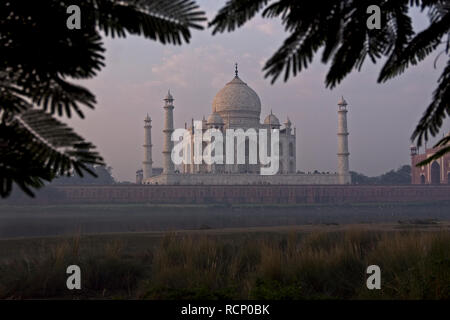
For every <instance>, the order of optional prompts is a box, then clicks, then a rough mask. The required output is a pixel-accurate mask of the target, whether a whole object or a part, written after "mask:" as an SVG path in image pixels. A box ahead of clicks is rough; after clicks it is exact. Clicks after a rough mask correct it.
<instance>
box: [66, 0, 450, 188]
mask: <svg viewBox="0 0 450 320" xmlns="http://www.w3.org/2000/svg"><path fill="white" fill-rule="evenodd" d="M224 2H225V1H224V0H220V1H219V0H203V1H198V3H199V4H200V5H201V7H202V9H203V10H205V11H206V12H207V13H208V17H212V16H213V15H214V13H215V12H216V11H217V9H218V8H219V7H220V6H221V5H222V4H223V3H224ZM424 21H425V20H424V18H423V17H421V16H417V17H416V19H415V23H416V25H417V26H419V27H420V26H422V25H424ZM285 37H286V33H285V32H284V31H283V28H282V27H281V25H280V23H279V21H278V20H263V19H262V18H259V17H258V18H257V19H254V20H253V21H252V22H250V23H248V24H246V25H245V26H244V27H242V28H241V29H239V30H238V31H235V32H233V33H226V34H218V35H216V36H212V35H211V30H208V29H207V30H204V31H199V32H194V33H193V37H192V41H191V43H190V44H187V45H183V46H163V45H161V44H159V43H156V42H153V41H150V40H146V39H144V38H140V37H128V38H126V39H110V38H106V49H107V51H106V67H105V68H104V69H103V70H102V71H101V72H100V73H99V75H98V76H97V77H96V78H95V79H93V80H89V81H83V82H82V85H84V86H86V87H88V88H89V89H90V90H91V91H92V92H93V93H94V94H95V95H96V97H97V101H98V104H97V107H96V109H95V110H93V111H90V110H87V111H86V112H85V115H86V119H84V120H80V119H72V120H70V121H68V122H69V124H71V125H72V126H74V127H75V128H76V130H77V131H78V132H79V133H80V134H81V135H82V136H83V137H85V138H86V139H87V140H89V141H92V142H93V143H94V144H95V145H96V146H97V148H98V150H99V151H100V153H101V155H102V156H103V157H104V159H105V161H106V162H107V164H108V165H110V166H111V167H113V175H114V176H115V177H116V178H117V179H118V180H120V181H134V180H135V172H136V170H138V169H140V168H141V167H142V160H143V148H142V144H143V143H144V129H143V125H144V117H145V116H146V114H147V113H148V114H149V115H150V117H151V118H152V120H153V123H152V124H153V129H152V140H153V141H152V142H153V160H154V166H161V163H162V162H161V160H162V154H161V151H162V120H163V109H162V106H163V101H162V99H163V98H164V96H165V94H166V93H167V90H168V89H169V88H170V91H171V93H172V94H173V96H174V98H175V103H174V104H175V109H174V121H175V127H184V123H185V122H190V119H191V118H192V117H193V118H194V119H197V120H199V119H201V118H202V117H203V115H204V116H206V117H207V116H208V115H209V114H210V113H211V108H212V107H211V105H212V100H213V98H214V96H215V94H216V93H217V92H218V91H219V90H220V89H221V88H222V87H223V86H224V85H225V84H226V83H227V82H228V81H230V80H231V79H232V78H233V76H234V63H235V62H237V63H238V64H239V76H240V78H241V79H242V80H243V81H245V82H246V83H247V84H248V85H249V86H250V87H252V88H253V89H254V90H255V91H256V92H257V94H258V95H259V97H260V99H261V104H262V107H261V121H263V119H264V117H265V116H266V115H267V114H268V113H270V110H271V109H272V110H273V113H274V114H275V115H276V116H277V117H278V118H279V119H280V121H281V122H284V121H285V120H286V116H289V118H290V119H291V121H292V123H293V125H294V126H295V127H296V128H297V169H298V170H303V171H313V170H315V169H317V170H319V171H336V164H337V158H336V152H337V136H336V131H337V105H336V104H337V101H338V99H339V97H340V96H341V95H343V96H344V97H345V99H346V100H347V102H348V104H349V106H348V110H349V113H348V126H349V132H350V136H349V145H350V170H353V171H358V172H362V173H364V174H367V175H378V174H381V173H384V172H386V171H387V170H390V169H393V168H398V167H399V166H401V165H403V164H408V163H409V161H410V158H409V146H410V143H411V142H410V140H409V137H410V135H411V133H412V131H413V129H414V126H415V124H416V123H417V121H418V119H419V118H420V116H421V114H422V112H423V111H424V110H425V107H426V106H427V105H428V104H429V102H430V100H431V96H432V92H433V89H434V88H435V87H436V81H437V79H438V77H439V74H440V73H441V72H442V69H443V64H444V63H445V59H443V58H441V59H440V60H439V61H438V69H434V67H433V62H434V59H435V57H436V54H433V55H432V56H431V57H430V58H429V59H428V60H425V61H424V62H423V63H421V64H420V65H419V66H416V67H413V68H410V69H409V70H408V71H407V72H406V73H405V74H403V75H402V76H400V77H398V78H396V79H394V80H391V81H389V82H387V83H386V84H382V85H380V84H377V83H376V79H377V75H378V70H379V68H380V65H378V66H374V65H372V64H370V63H366V64H365V66H364V68H363V69H362V71H361V72H359V73H358V72H353V73H352V74H351V75H350V76H348V77H347V78H346V79H345V80H344V81H343V82H342V83H341V84H340V85H338V86H337V87H336V88H335V89H333V90H329V89H326V88H325V85H324V79H325V74H326V72H327V70H328V66H326V65H323V64H321V63H320V61H318V60H319V59H316V60H317V61H316V62H315V63H313V64H312V65H311V66H310V68H308V70H307V71H305V72H303V73H301V74H300V76H297V77H296V78H292V79H291V80H289V81H288V82H287V83H283V82H282V81H280V82H277V83H276V84H275V85H271V84H270V81H269V80H268V79H264V76H263V72H262V66H263V64H264V62H265V61H266V60H267V59H268V58H270V56H271V55H272V54H273V53H274V52H275V50H276V49H277V48H278V47H279V46H280V45H281V43H282V42H283V40H284V39H285ZM449 129H450V126H449V123H448V121H447V122H445V124H444V130H443V131H448V130H449Z"/></svg>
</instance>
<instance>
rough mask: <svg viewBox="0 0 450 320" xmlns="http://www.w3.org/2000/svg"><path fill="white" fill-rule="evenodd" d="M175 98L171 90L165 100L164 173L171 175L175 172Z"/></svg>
mask: <svg viewBox="0 0 450 320" xmlns="http://www.w3.org/2000/svg"><path fill="white" fill-rule="evenodd" d="M173 100H174V99H173V97H172V95H171V94H170V90H169V91H168V92H167V96H166V97H165V98H164V101H165V104H164V111H165V113H164V129H163V133H164V146H163V152H162V153H163V173H164V174H171V173H173V172H174V165H173V162H172V157H171V156H172V149H173V141H172V139H171V136H172V132H173V109H174V106H173Z"/></svg>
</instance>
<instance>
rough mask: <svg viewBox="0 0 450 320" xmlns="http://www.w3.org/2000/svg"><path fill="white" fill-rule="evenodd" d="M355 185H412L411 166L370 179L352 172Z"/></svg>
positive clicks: (404, 166)
mask: <svg viewBox="0 0 450 320" xmlns="http://www.w3.org/2000/svg"><path fill="white" fill-rule="evenodd" d="M350 174H351V176H352V183H353V184H372V185H373V184H391V185H399V184H411V166H410V165H403V166H401V167H400V168H398V169H397V170H391V171H388V172H386V173H384V174H382V175H381V176H376V177H368V176H366V175H364V174H361V173H358V172H354V171H350Z"/></svg>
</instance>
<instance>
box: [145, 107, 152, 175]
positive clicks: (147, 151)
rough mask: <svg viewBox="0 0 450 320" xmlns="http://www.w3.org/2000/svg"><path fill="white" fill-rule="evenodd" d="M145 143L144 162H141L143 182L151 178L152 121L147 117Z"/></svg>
mask: <svg viewBox="0 0 450 320" xmlns="http://www.w3.org/2000/svg"><path fill="white" fill-rule="evenodd" d="M144 123H145V124H144V130H145V142H144V161H143V162H142V165H143V167H142V169H143V181H145V179H148V178H150V177H151V176H152V164H153V161H152V119H151V118H150V117H149V116H148V114H147V117H146V118H145V120H144Z"/></svg>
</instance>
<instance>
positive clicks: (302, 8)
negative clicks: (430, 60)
mask: <svg viewBox="0 0 450 320" xmlns="http://www.w3.org/2000/svg"><path fill="white" fill-rule="evenodd" d="M372 5H377V6H378V7H379V8H380V9H381V10H380V12H381V15H382V17H381V18H382V19H381V20H382V21H383V22H384V23H382V26H381V29H380V30H378V29H372V30H370V29H369V28H368V27H367V19H368V18H369V17H370V16H369V14H368V13H367V8H368V7H369V6H372ZM412 7H418V8H420V9H421V10H422V11H424V10H427V11H428V16H429V25H428V27H427V28H426V29H425V30H423V31H421V32H419V33H415V32H414V30H413V27H412V19H411V17H410V15H409V9H410V8H412ZM261 10H263V11H262V17H263V18H267V19H270V18H274V17H281V21H282V24H283V26H284V27H285V30H286V32H287V33H289V36H288V37H287V38H286V40H285V41H284V43H283V45H282V46H281V47H280V48H279V49H278V50H277V51H276V52H275V54H274V55H273V56H272V57H271V58H270V59H269V60H268V61H267V62H266V64H265V66H264V67H263V71H265V77H270V78H271V82H272V83H274V82H275V81H276V80H277V79H278V78H279V76H281V75H282V74H283V73H284V81H287V80H288V79H289V77H290V76H291V74H292V75H293V76H296V75H297V73H301V72H302V71H303V70H304V69H307V68H308V66H309V64H310V63H311V62H312V60H313V58H314V56H315V55H316V54H317V53H318V51H319V49H322V59H321V60H322V62H323V63H328V62H330V61H331V66H330V68H329V70H328V74H327V75H326V79H325V84H326V86H327V87H329V88H334V87H335V86H336V85H337V84H338V83H340V81H342V80H343V79H344V78H345V77H346V76H347V75H348V74H349V73H350V72H352V71H353V70H355V69H356V70H358V71H359V70H360V69H361V67H362V66H363V64H364V62H365V60H366V59H370V60H371V61H372V62H373V63H376V62H377V61H379V60H380V59H382V58H387V60H386V62H385V63H384V65H383V67H382V68H381V70H380V74H379V77H378V82H379V83H380V82H385V81H388V80H389V79H391V78H393V77H396V76H398V75H400V74H402V73H403V72H404V71H405V70H406V69H407V68H408V67H409V66H411V65H416V64H418V63H419V62H420V61H422V60H424V59H425V58H426V57H427V56H429V55H430V54H431V53H433V52H436V50H438V49H439V48H440V46H441V45H442V44H444V49H443V51H442V52H441V53H439V55H441V54H442V53H445V54H446V55H447V56H448V55H449V53H450V51H449V49H450V2H449V1H448V0H347V1H340V0H334V1H310V0H279V1H275V2H273V1H269V0H228V1H227V3H226V4H225V6H224V7H223V8H221V9H220V10H219V12H218V13H217V15H216V16H215V17H214V19H213V20H212V21H211V22H210V23H209V26H210V27H212V28H213V30H212V33H213V34H216V33H221V32H225V31H229V32H231V31H233V30H235V29H236V28H239V27H241V26H243V25H244V24H245V23H246V22H247V21H249V20H251V19H252V18H253V17H254V16H255V15H256V14H257V13H258V12H260V11H261ZM445 37H446V39H445ZM448 115H450V59H448V60H447V65H446V66H445V68H444V70H443V72H442V75H441V76H440V78H439V80H438V86H437V88H436V90H435V91H434V93H433V99H432V101H431V103H430V105H429V106H428V107H427V108H426V110H425V112H424V113H423V115H422V118H421V119H420V121H419V123H418V124H417V126H416V128H415V130H414V132H413V133H412V135H411V140H412V141H416V142H417V145H418V146H421V145H422V143H423V142H424V141H427V140H428V139H429V135H431V136H436V135H437V134H438V133H439V130H440V128H441V126H442V122H443V120H444V119H445V118H446V116H448ZM436 147H442V148H441V150H440V151H439V152H437V153H436V154H435V155H434V156H433V157H430V158H428V159H427V160H426V161H424V163H427V162H431V161H433V160H434V159H436V158H439V157H441V156H442V155H443V154H445V153H447V152H450V137H449V136H447V137H444V138H442V139H441V140H440V141H439V142H438V143H437V144H436ZM424 163H420V164H419V165H422V164H424Z"/></svg>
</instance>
